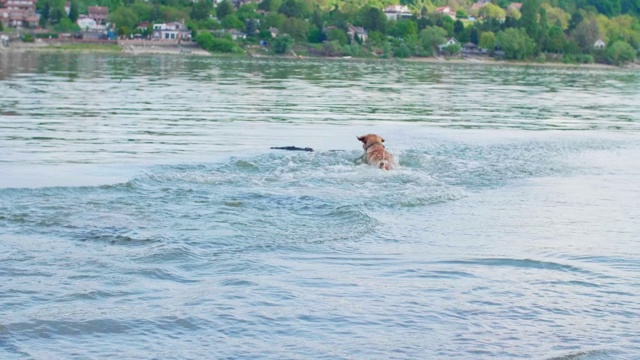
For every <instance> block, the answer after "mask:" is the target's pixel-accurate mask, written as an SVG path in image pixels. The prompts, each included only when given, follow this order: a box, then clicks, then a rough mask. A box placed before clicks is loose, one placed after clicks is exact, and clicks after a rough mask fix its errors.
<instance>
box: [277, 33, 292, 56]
mask: <svg viewBox="0 0 640 360" xmlns="http://www.w3.org/2000/svg"><path fill="white" fill-rule="evenodd" d="M292 45H293V39H291V37H290V36H289V35H279V36H278V37H277V38H276V39H275V40H274V41H273V52H275V53H276V54H286V53H288V52H289V50H291V46H292Z"/></svg>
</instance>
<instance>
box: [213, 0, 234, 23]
mask: <svg viewBox="0 0 640 360" xmlns="http://www.w3.org/2000/svg"><path fill="white" fill-rule="evenodd" d="M234 12H235V8H234V7H233V4H231V1H229V0H222V2H221V3H220V4H218V6H217V7H216V16H217V17H218V20H222V19H224V18H225V17H227V15H231V14H233V13H234Z"/></svg>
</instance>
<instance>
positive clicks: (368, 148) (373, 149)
mask: <svg viewBox="0 0 640 360" xmlns="http://www.w3.org/2000/svg"><path fill="white" fill-rule="evenodd" d="M357 139H358V140H360V141H362V148H363V149H364V155H362V162H364V163H365V164H369V165H374V166H377V167H378V168H380V169H384V170H386V171H389V170H391V169H393V168H394V166H395V164H394V162H393V156H391V154H390V153H389V152H388V151H387V149H385V147H384V145H382V143H383V142H384V139H383V138H382V137H381V136H379V135H376V134H367V135H362V136H358V137H357Z"/></svg>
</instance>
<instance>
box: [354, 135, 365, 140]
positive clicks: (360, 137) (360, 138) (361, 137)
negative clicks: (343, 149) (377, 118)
mask: <svg viewBox="0 0 640 360" xmlns="http://www.w3.org/2000/svg"><path fill="white" fill-rule="evenodd" d="M366 137H367V136H366V135H362V136H356V138H357V139H358V140H360V141H362V142H365V141H367V139H366Z"/></svg>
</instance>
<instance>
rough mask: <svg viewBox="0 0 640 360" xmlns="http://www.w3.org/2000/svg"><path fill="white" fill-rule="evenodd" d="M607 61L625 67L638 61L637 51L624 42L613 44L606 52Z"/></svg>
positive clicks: (619, 41)
mask: <svg viewBox="0 0 640 360" xmlns="http://www.w3.org/2000/svg"><path fill="white" fill-rule="evenodd" d="M605 58H606V59H607V61H609V62H610V63H612V64H614V65H620V66H622V65H624V64H626V63H629V62H632V61H634V60H635V59H636V50H635V49H634V48H633V47H632V46H631V45H629V44H628V43H627V42H626V41H624V40H618V41H616V42H614V43H613V44H611V46H609V48H608V49H607V51H606V52H605Z"/></svg>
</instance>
